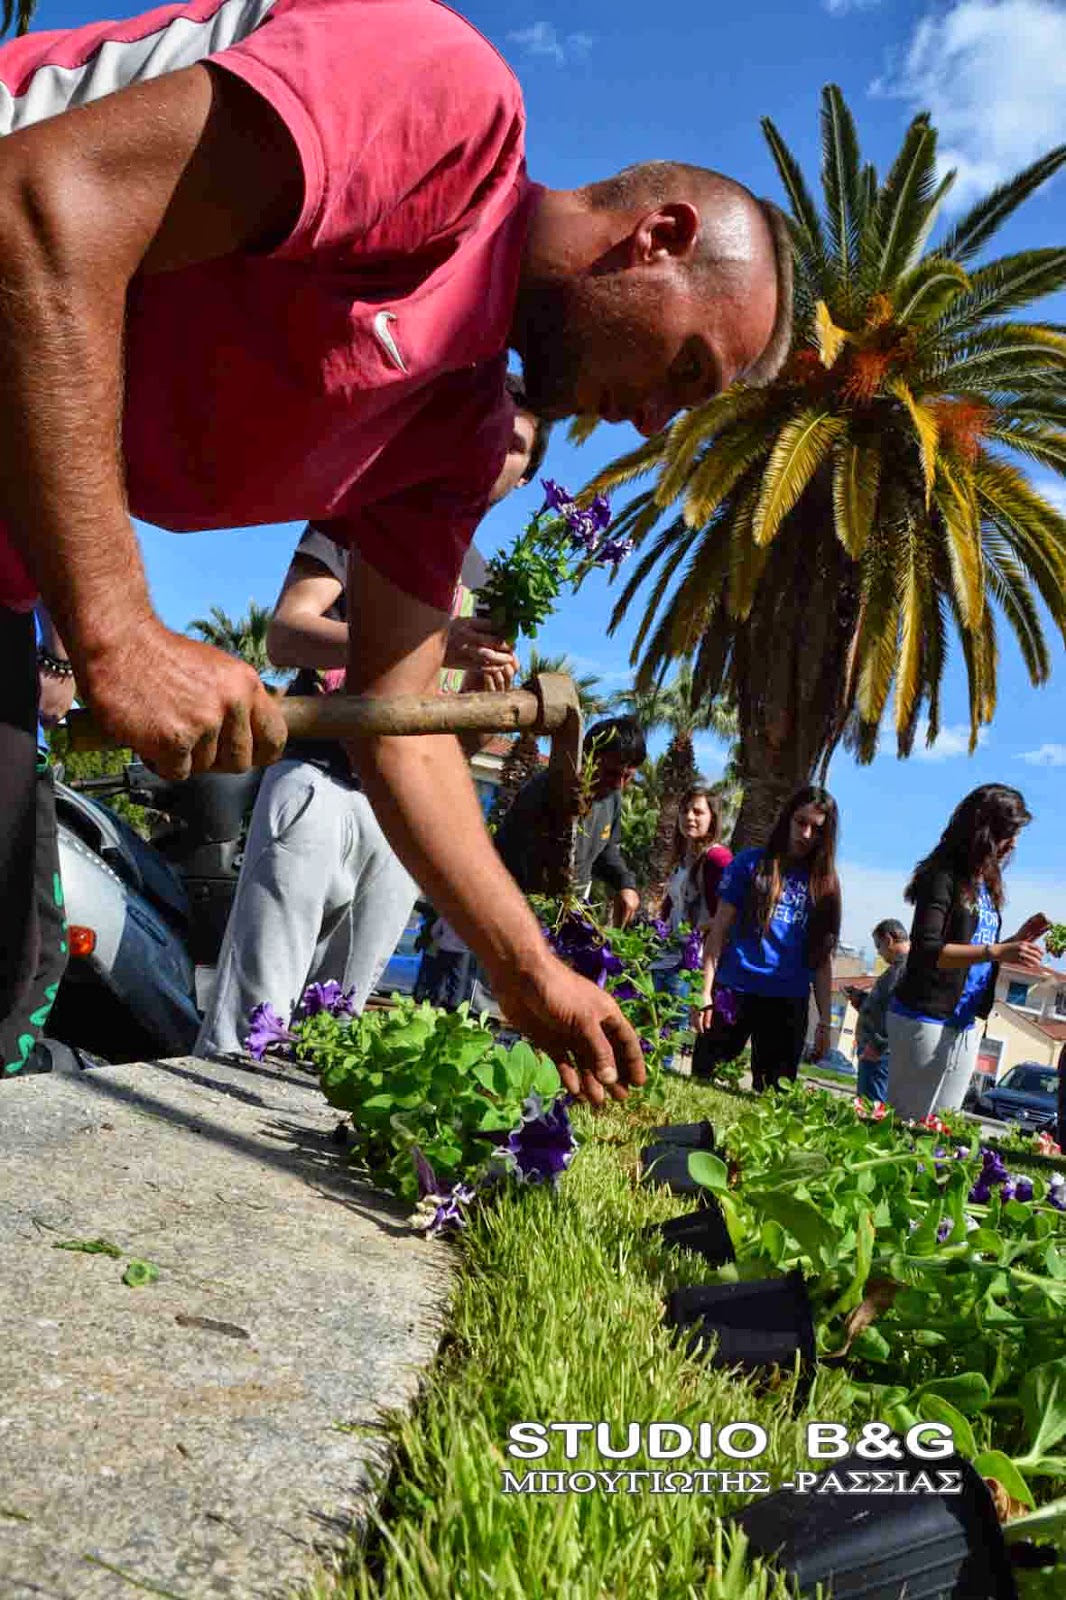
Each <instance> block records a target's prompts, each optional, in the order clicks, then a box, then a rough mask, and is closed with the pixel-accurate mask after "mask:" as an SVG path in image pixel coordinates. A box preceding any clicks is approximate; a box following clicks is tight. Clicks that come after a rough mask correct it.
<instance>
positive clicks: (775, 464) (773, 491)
mask: <svg viewBox="0 0 1066 1600" xmlns="http://www.w3.org/2000/svg"><path fill="white" fill-rule="evenodd" d="M845 427H846V423H845V420H844V418H843V417H841V416H837V415H835V414H834V413H833V412H831V411H815V410H808V411H803V412H801V413H800V415H799V416H798V417H794V418H793V419H792V420H791V421H790V422H787V423H786V424H785V426H784V427H783V428H782V429H781V432H780V433H779V434H778V436H777V440H776V442H775V444H774V447H773V449H772V450H771V451H770V456H769V459H768V461H767V463H766V469H765V471H764V473H763V479H762V487H761V490H760V493H759V500H758V504H757V505H756V507H755V515H754V517H753V519H752V529H751V535H752V538H753V539H754V541H755V543H756V544H759V545H765V544H769V543H770V542H771V540H772V539H773V537H774V535H775V534H776V533H777V530H778V529H779V528H780V526H781V523H782V521H783V519H784V518H785V517H786V516H787V515H788V513H789V512H790V511H791V510H792V508H793V506H794V505H795V504H796V501H797V500H798V499H799V497H800V495H801V494H802V493H803V491H804V489H805V488H806V487H807V485H808V484H809V483H810V481H811V479H812V477H813V476H814V474H815V472H817V470H818V468H819V467H820V466H821V464H822V462H823V461H824V460H825V458H826V456H827V455H828V454H829V451H830V449H831V448H832V445H833V444H834V442H835V441H836V440H837V439H839V438H840V436H841V434H842V433H843V432H844V429H845Z"/></svg>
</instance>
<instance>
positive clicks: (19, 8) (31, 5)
mask: <svg viewBox="0 0 1066 1600" xmlns="http://www.w3.org/2000/svg"><path fill="white" fill-rule="evenodd" d="M36 10H37V0H4V18H3V23H2V25H0V33H6V32H7V31H8V29H9V28H10V26H11V24H12V22H14V23H15V32H16V34H18V35H21V34H24V33H28V32H29V27H30V23H31V22H32V21H33V17H34V13H35V12H36Z"/></svg>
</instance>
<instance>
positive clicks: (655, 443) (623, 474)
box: [581, 433, 667, 501]
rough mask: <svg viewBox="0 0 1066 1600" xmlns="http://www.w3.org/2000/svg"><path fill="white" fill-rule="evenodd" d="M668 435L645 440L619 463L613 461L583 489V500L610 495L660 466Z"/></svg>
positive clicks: (653, 436) (660, 434) (656, 435)
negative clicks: (600, 495) (598, 495)
mask: <svg viewBox="0 0 1066 1600" xmlns="http://www.w3.org/2000/svg"><path fill="white" fill-rule="evenodd" d="M666 437H667V436H666V434H665V433H656V434H653V435H652V437H651V438H650V439H645V440H644V441H643V442H642V443H641V444H639V445H638V446H637V448H636V449H635V450H629V451H627V452H626V454H625V455H624V456H619V457H618V459H617V461H611V462H609V463H608V465H607V466H605V467H604V468H603V470H602V472H598V473H597V474H596V476H595V477H594V478H592V479H591V480H590V481H589V482H588V483H587V484H586V485H585V487H584V488H583V489H582V491H581V499H582V500H583V501H587V500H591V499H592V497H593V495H597V494H610V493H612V492H613V491H614V490H615V489H620V488H621V487H622V485H623V484H626V483H634V482H635V481H636V479H637V478H643V477H644V476H645V475H646V474H647V473H649V472H651V471H652V470H653V469H654V468H655V467H656V466H658V464H659V461H660V459H661V458H662V453H663V451H664V450H665V449H666Z"/></svg>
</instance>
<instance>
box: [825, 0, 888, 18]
mask: <svg viewBox="0 0 1066 1600" xmlns="http://www.w3.org/2000/svg"><path fill="white" fill-rule="evenodd" d="M880 4H881V0H822V9H823V10H825V11H828V13H829V15H830V16H831V17H846V16H850V14H851V13H852V12H853V11H872V10H873V8H874V6H879V5H880Z"/></svg>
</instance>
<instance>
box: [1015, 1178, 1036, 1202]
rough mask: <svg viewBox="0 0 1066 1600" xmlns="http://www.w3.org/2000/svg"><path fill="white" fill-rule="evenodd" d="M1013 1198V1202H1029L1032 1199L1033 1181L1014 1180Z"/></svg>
mask: <svg viewBox="0 0 1066 1600" xmlns="http://www.w3.org/2000/svg"><path fill="white" fill-rule="evenodd" d="M1014 1198H1015V1200H1025V1201H1029V1200H1031V1199H1032V1198H1033V1180H1032V1178H1015V1180H1014Z"/></svg>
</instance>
